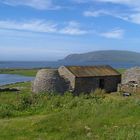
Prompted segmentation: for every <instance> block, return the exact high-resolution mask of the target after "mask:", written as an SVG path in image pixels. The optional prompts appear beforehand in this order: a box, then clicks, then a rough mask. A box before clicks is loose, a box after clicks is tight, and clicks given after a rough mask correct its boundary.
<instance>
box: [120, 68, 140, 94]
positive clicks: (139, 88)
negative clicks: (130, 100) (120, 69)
mask: <svg viewBox="0 0 140 140" xmlns="http://www.w3.org/2000/svg"><path fill="white" fill-rule="evenodd" d="M118 91H119V92H128V93H140V67H133V68H130V69H128V70H126V71H125V72H124V74H123V75H122V83H121V84H119V86H118Z"/></svg>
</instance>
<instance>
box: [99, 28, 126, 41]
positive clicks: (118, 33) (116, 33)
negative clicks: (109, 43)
mask: <svg viewBox="0 0 140 140" xmlns="http://www.w3.org/2000/svg"><path fill="white" fill-rule="evenodd" d="M99 35H100V36H102V37H105V38H110V39H122V38H123V35H124V30H122V29H114V30H112V31H108V32H103V33H100V34H99Z"/></svg>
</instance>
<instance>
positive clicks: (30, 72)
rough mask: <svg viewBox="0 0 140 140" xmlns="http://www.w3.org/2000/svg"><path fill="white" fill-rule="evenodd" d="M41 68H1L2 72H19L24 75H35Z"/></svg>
mask: <svg viewBox="0 0 140 140" xmlns="http://www.w3.org/2000/svg"><path fill="white" fill-rule="evenodd" d="M38 70H39V69H0V74H18V75H23V76H35V75H36V73H37V71H38Z"/></svg>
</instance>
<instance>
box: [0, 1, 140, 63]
mask: <svg viewBox="0 0 140 140" xmlns="http://www.w3.org/2000/svg"><path fill="white" fill-rule="evenodd" d="M95 50H130V51H138V52H140V0H0V60H46V61H48V60H57V59H61V58H63V57H65V56H66V55H68V54H71V53H83V52H89V51H95Z"/></svg>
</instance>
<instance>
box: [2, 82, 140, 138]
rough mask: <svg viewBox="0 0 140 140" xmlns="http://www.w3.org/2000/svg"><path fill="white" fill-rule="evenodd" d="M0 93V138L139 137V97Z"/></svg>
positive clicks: (23, 88) (26, 87)
mask: <svg viewBox="0 0 140 140" xmlns="http://www.w3.org/2000/svg"><path fill="white" fill-rule="evenodd" d="M8 87H18V88H19V89H20V91H19V92H1V93H0V140H139V139H140V119H139V116H140V96H139V95H138V94H137V95H133V96H131V97H122V96H121V95H120V94H118V93H116V94H111V95H109V94H104V93H103V91H100V90H98V91H96V93H95V94H90V95H81V96H79V97H77V96H76V97H74V96H72V95H71V94H70V93H67V94H66V95H64V96H59V95H54V94H51V95H48V94H42V95H33V94H31V83H30V82H27V83H18V84H14V85H10V86H8Z"/></svg>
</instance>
